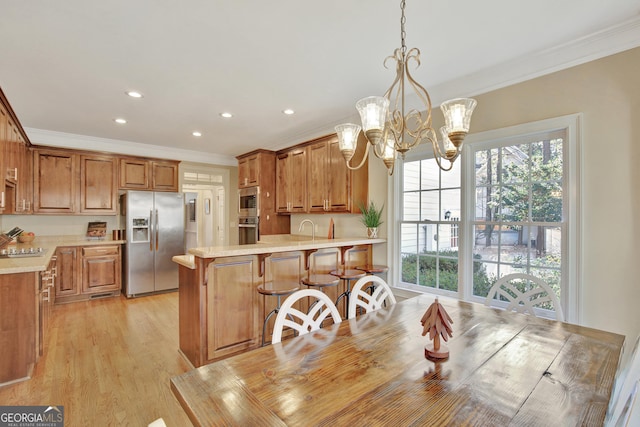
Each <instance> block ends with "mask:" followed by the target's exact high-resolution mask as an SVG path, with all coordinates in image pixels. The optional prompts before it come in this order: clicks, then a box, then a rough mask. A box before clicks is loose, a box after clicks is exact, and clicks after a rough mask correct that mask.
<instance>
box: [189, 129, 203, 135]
mask: <svg viewBox="0 0 640 427" xmlns="http://www.w3.org/2000/svg"><path fill="white" fill-rule="evenodd" d="M191 135H193V136H202V132H198V131H197V130H194V131H193V132H192V133H191Z"/></svg>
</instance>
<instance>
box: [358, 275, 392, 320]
mask: <svg viewBox="0 0 640 427" xmlns="http://www.w3.org/2000/svg"><path fill="white" fill-rule="evenodd" d="M372 286H373V292H371V294H369V293H368V292H367V291H368V290H369V288H371V287H372ZM395 303H396V297H395V296H394V295H393V292H391V288H390V287H389V285H388V284H387V282H385V281H384V279H382V278H380V277H378V276H364V277H362V278H360V279H358V281H357V282H356V283H355V284H354V285H353V289H352V290H351V298H350V299H349V311H348V316H347V317H348V318H349V319H353V318H354V317H356V315H357V312H358V309H359V308H360V309H364V312H365V313H368V312H370V311H373V310H378V309H380V308H382V307H384V305H385V304H395Z"/></svg>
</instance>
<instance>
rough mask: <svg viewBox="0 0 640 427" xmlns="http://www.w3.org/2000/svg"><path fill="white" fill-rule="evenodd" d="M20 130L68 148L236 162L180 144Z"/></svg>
mask: <svg viewBox="0 0 640 427" xmlns="http://www.w3.org/2000/svg"><path fill="white" fill-rule="evenodd" d="M24 130H25V132H26V133H27V136H28V137H29V140H30V141H31V143H32V144H35V145H46V146H51V147H59V148H71V149H75V150H90V151H102V152H108V153H116V154H124V155H129V156H140V157H154V158H159V159H170V160H180V161H189V162H195V163H209V164H215V165H221V166H238V162H237V160H236V158H235V157H232V156H222V155H219V154H212V153H205V152H202V151H192V150H183V149H180V148H172V147H164V146H160V145H150V144H141V143H139V142H132V141H123V140H119V139H108V138H99V137H95V136H87V135H77V134H73V133H65V132H57V131H51V130H44V129H36V128H24Z"/></svg>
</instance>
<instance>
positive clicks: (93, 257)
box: [55, 244, 122, 304]
mask: <svg viewBox="0 0 640 427" xmlns="http://www.w3.org/2000/svg"><path fill="white" fill-rule="evenodd" d="M56 257H57V271H58V276H57V278H56V283H55V288H56V293H55V303H56V304H58V303H66V302H73V301H84V300H88V299H91V298H95V297H102V296H118V295H120V290H121V287H122V250H121V248H120V245H114V244H111V245H85V246H61V247H58V248H57V249H56Z"/></svg>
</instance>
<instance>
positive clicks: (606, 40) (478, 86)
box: [429, 15, 640, 105]
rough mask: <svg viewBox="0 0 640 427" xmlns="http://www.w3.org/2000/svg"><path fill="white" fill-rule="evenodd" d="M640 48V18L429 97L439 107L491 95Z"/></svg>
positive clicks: (488, 71)
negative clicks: (467, 98) (445, 103)
mask: <svg viewBox="0 0 640 427" xmlns="http://www.w3.org/2000/svg"><path fill="white" fill-rule="evenodd" d="M638 46H640V15H639V16H636V17H634V18H632V19H629V20H628V21H625V22H623V23H620V24H618V25H614V26H612V27H609V28H606V29H604V30H601V31H598V32H596V33H593V34H590V35H588V36H585V37H582V38H579V39H575V40H572V41H570V42H567V43H564V44H561V45H557V46H554V47H552V48H549V49H544V50H541V51H538V52H534V53H532V54H527V55H523V56H521V57H519V58H516V59H513V60H510V61H507V62H503V63H501V64H498V65H496V66H493V67H490V68H486V69H484V70H482V71H479V72H475V73H473V74H469V75H466V76H463V77H460V78H458V79H455V80H451V81H448V82H446V83H443V84H440V85H437V86H434V87H432V88H430V89H429V94H430V95H431V98H432V100H433V103H434V105H439V104H440V103H442V102H443V101H445V100H447V99H450V98H455V97H460V96H474V95H479V94H483V93H487V92H491V91H493V90H497V89H501V88H504V87H507V86H511V85H514V84H517V83H521V82H524V81H527V80H531V79H534V78H536V77H540V76H544V75H547V74H551V73H554V72H557V71H561V70H564V69H567V68H571V67H574V66H576V65H580V64H584V63H587V62H590V61H594V60H596V59H600V58H604V57H606V56H610V55H614V54H616V53H620V52H623V51H625V50H629V49H633V48H636V47H638Z"/></svg>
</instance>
